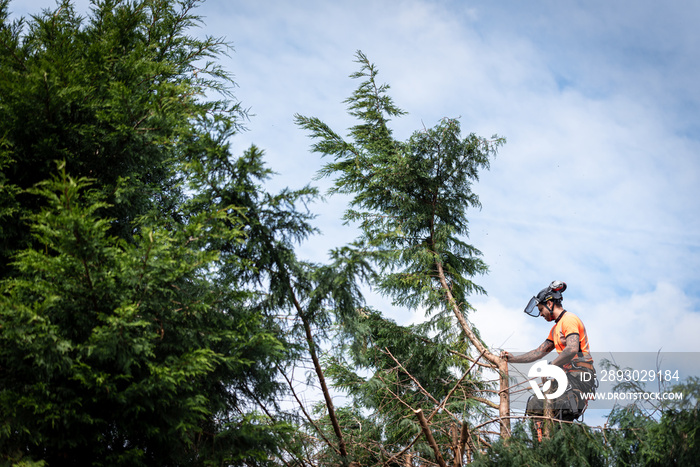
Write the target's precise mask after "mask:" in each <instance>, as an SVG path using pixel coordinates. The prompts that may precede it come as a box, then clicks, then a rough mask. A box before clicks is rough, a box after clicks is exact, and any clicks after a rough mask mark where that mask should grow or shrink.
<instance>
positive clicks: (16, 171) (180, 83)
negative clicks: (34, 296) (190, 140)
mask: <svg viewBox="0 0 700 467" xmlns="http://www.w3.org/2000/svg"><path fill="white" fill-rule="evenodd" d="M198 2H199V0H186V1H183V2H174V1H162V0H139V1H133V2H131V1H122V0H94V1H93V2H92V4H91V13H90V15H89V16H87V17H83V16H80V15H79V14H78V13H77V12H76V11H75V9H74V7H73V5H72V4H71V2H70V1H68V0H62V1H61V2H60V3H58V4H57V7H56V9H55V10H52V11H50V10H47V11H44V12H43V13H41V14H39V15H36V16H33V17H32V19H31V20H30V21H28V22H27V21H25V20H24V19H18V20H15V21H10V19H9V9H10V6H9V1H8V0H0V24H1V25H0V68H1V69H2V78H1V79H0V99H1V101H0V102H1V105H0V171H2V172H1V173H0V182H1V183H2V185H1V186H2V188H1V189H0V196H2V197H3V198H2V203H0V204H1V205H2V206H3V208H2V211H0V216H2V217H0V219H1V220H2V230H0V236H1V237H0V274H8V273H9V272H10V271H9V269H8V264H7V263H8V262H9V258H10V256H11V255H12V253H13V252H14V251H16V250H18V249H21V248H24V247H26V246H27V242H28V241H29V236H27V235H26V232H27V230H28V225H27V223H26V222H27V221H26V219H27V217H26V216H27V215H29V214H32V213H36V212H38V210H39V209H40V208H41V205H42V203H43V202H44V201H43V199H42V198H41V197H37V196H36V195H33V194H31V193H29V192H27V191H25V190H26V189H28V188H31V187H32V186H34V185H35V184H36V183H38V182H40V181H42V180H46V179H48V178H49V177H50V176H51V175H52V174H53V173H54V168H55V166H54V161H56V160H62V161H65V162H66V170H67V171H68V173H70V174H72V175H73V176H76V177H89V178H91V179H94V180H95V181H96V184H95V187H96V189H98V190H100V191H102V192H103V193H104V194H105V199H106V201H107V202H108V203H109V205H110V206H109V208H106V209H107V210H108V211H109V212H108V214H107V215H108V216H109V217H112V218H114V221H113V222H112V223H111V226H110V229H111V232H113V233H114V234H116V235H118V236H119V237H121V238H124V239H127V240H128V239H129V238H130V236H131V235H132V233H133V228H132V226H131V222H132V221H133V220H134V219H136V218H137V217H138V216H140V215H143V214H145V213H147V212H151V211H154V210H155V211H156V212H158V214H159V215H161V216H163V217H164V218H169V219H171V220H172V221H173V222H178V221H181V219H179V217H178V216H179V212H178V208H177V205H178V203H179V202H180V201H181V198H182V196H183V195H182V191H181V190H182V185H181V184H180V183H178V180H179V179H180V178H181V177H182V176H183V173H182V172H181V170H180V162H181V154H180V152H181V150H182V148H181V145H180V144H179V142H180V140H181V138H182V137H183V134H189V133H191V131H192V127H193V126H196V125H197V122H198V121H200V120H202V119H205V118H207V117H206V115H207V114H209V115H212V114H215V115H218V116H219V117H218V118H223V119H225V120H229V121H230V122H234V121H236V120H237V119H238V118H239V117H240V116H241V111H240V106H239V104H238V103H235V102H233V101H231V100H230V99H228V97H230V95H228V94H227V92H228V89H230V86H231V85H232V82H231V80H230V78H229V77H228V76H227V75H226V73H225V72H224V71H223V70H221V68H220V67H219V66H218V65H217V64H216V62H214V61H212V59H213V58H214V57H216V56H217V55H219V54H220V53H222V52H223V51H224V50H225V44H224V43H223V42H222V41H221V40H219V39H216V38H211V37H207V38H205V39H197V38H195V37H192V36H189V35H188V34H187V32H188V30H189V29H191V28H192V27H193V26H195V25H196V24H197V21H198V18H197V17H196V16H195V15H194V14H193V9H194V8H195V7H196V5H197V3H198ZM217 92H218V93H220V95H222V99H221V100H218V101H217V100H204V99H203V97H204V94H205V93H208V94H209V95H212V94H213V93H217ZM121 179H127V180H128V181H129V182H128V184H126V185H123V186H122V190H121V191H120V197H119V198H117V197H116V196H115V189H116V187H117V184H118V182H119V180H121Z"/></svg>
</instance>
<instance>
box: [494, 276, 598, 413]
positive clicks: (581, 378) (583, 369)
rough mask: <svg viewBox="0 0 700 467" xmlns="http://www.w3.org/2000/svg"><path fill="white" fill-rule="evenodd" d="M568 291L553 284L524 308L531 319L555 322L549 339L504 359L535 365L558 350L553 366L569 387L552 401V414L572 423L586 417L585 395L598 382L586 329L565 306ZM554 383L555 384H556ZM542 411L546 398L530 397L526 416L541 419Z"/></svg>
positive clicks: (505, 353) (508, 355)
mask: <svg viewBox="0 0 700 467" xmlns="http://www.w3.org/2000/svg"><path fill="white" fill-rule="evenodd" d="M565 290H566V283H564V282H562V281H554V282H552V283H551V284H550V285H549V286H548V287H546V288H544V289H542V290H541V291H540V292H539V293H538V294H537V295H536V296H534V297H532V299H531V300H530V302H529V303H528V305H527V307H526V308H525V313H527V314H528V315H530V316H533V317H538V316H542V317H543V318H544V319H545V320H546V321H548V322H551V321H554V326H552V329H551V330H550V331H549V335H548V336H547V339H545V341H544V342H543V343H542V344H541V345H540V346H539V347H537V348H536V349H534V350H531V351H529V352H527V353H525V354H522V355H517V356H516V355H512V354H510V353H509V352H506V351H504V352H502V353H501V357H503V358H504V359H505V360H507V361H508V362H509V363H532V362H534V361H536V360H540V359H542V358H544V357H545V356H546V355H547V354H549V353H550V352H551V351H552V350H556V351H557V353H558V355H557V357H556V358H555V359H554V360H553V361H552V362H551V364H552V365H556V366H557V367H559V368H561V369H562V370H564V373H565V374H566V379H567V387H566V390H565V391H564V393H563V394H562V395H561V396H559V397H557V398H556V399H554V400H552V409H553V414H554V417H555V418H557V419H559V420H568V421H572V420H576V419H577V418H579V417H580V416H581V415H582V414H583V411H584V410H585V409H586V406H587V404H588V399H587V398H584V397H583V394H586V393H589V394H590V393H593V392H595V388H596V386H597V380H596V377H595V368H594V367H593V358H592V357H591V353H590V347H589V345H588V334H587V333H586V327H585V326H584V325H583V322H582V321H581V320H580V319H579V317H578V316H576V315H575V314H573V313H571V312H570V311H567V310H565V309H564V308H563V307H562V304H561V302H562V299H563V297H562V292H564V291H565ZM552 384H555V385H556V382H554V381H553V383H552ZM551 389H552V391H550V392H556V391H555V390H556V389H557V388H556V387H552V388H551ZM543 412H544V398H543V397H535V396H532V397H530V399H529V400H528V403H527V409H526V412H525V413H526V414H527V415H536V416H541V415H543Z"/></svg>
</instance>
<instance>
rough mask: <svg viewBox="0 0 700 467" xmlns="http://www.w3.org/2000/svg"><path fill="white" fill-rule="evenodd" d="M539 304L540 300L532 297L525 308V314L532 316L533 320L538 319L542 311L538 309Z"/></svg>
mask: <svg viewBox="0 0 700 467" xmlns="http://www.w3.org/2000/svg"><path fill="white" fill-rule="evenodd" d="M538 303H539V300H537V297H532V298H531V299H530V301H529V302H528V304H527V306H526V307H525V313H527V314H528V315H530V316H532V317H533V318H537V317H538V316H539V315H540V310H539V309H537V304H538Z"/></svg>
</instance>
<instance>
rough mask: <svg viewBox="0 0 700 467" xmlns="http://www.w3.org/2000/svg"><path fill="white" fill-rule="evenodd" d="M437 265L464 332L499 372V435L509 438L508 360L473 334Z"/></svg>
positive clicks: (437, 264)
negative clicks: (494, 352)
mask: <svg viewBox="0 0 700 467" xmlns="http://www.w3.org/2000/svg"><path fill="white" fill-rule="evenodd" d="M435 266H436V267H437V272H438V278H439V279H440V284H441V286H442V288H443V290H444V291H445V294H446V295H447V301H448V302H449V304H450V306H451V308H452V311H453V313H454V315H455V317H456V318H457V321H458V322H459V324H460V326H461V327H462V330H463V331H464V334H465V335H466V336H467V338H468V339H469V341H470V342H471V343H472V344H473V345H474V347H476V349H477V350H478V351H479V352H482V353H483V354H484V357H485V358H486V359H487V360H488V361H489V362H491V363H493V364H494V365H495V366H496V368H497V370H498V373H499V404H498V416H499V417H500V424H501V437H502V438H504V439H507V438H510V394H509V392H508V387H509V381H508V362H506V361H505V360H503V359H502V358H501V357H499V356H497V355H494V354H492V353H491V352H490V351H489V350H488V349H487V348H486V346H485V345H484V344H483V343H482V342H481V340H480V339H479V338H478V337H477V336H476V334H474V331H472V329H471V327H470V326H469V323H467V320H466V319H465V318H464V315H463V314H462V310H461V309H460V307H459V305H458V304H457V302H456V301H455V299H454V296H453V295H452V291H451V290H450V287H449V286H448V285H447V279H446V278H445V271H444V270H443V268H442V263H440V262H439V261H436V262H435Z"/></svg>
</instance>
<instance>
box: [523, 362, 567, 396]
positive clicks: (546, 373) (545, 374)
mask: <svg viewBox="0 0 700 467" xmlns="http://www.w3.org/2000/svg"><path fill="white" fill-rule="evenodd" d="M527 376H528V377H529V378H538V377H540V378H554V379H555V380H556V381H557V390H556V391H555V392H554V393H552V394H545V393H546V392H547V391H548V390H549V388H551V387H552V380H551V379H549V380H547V381H546V382H545V383H544V384H543V385H542V389H540V387H539V386H538V385H537V382H535V380H532V379H531V380H530V386H531V387H532V390H533V391H534V393H535V395H536V396H537V398H538V399H545V398H546V399H549V400H552V399H556V398H557V397H559V396H561V395H562V394H564V391H566V384H567V383H568V381H567V378H566V373H564V370H562V369H561V368H559V367H558V366H556V365H550V364H549V363H547V360H540V361H539V362H537V363H535V364H534V365H532V366H531V367H530V371H528V372H527Z"/></svg>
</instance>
